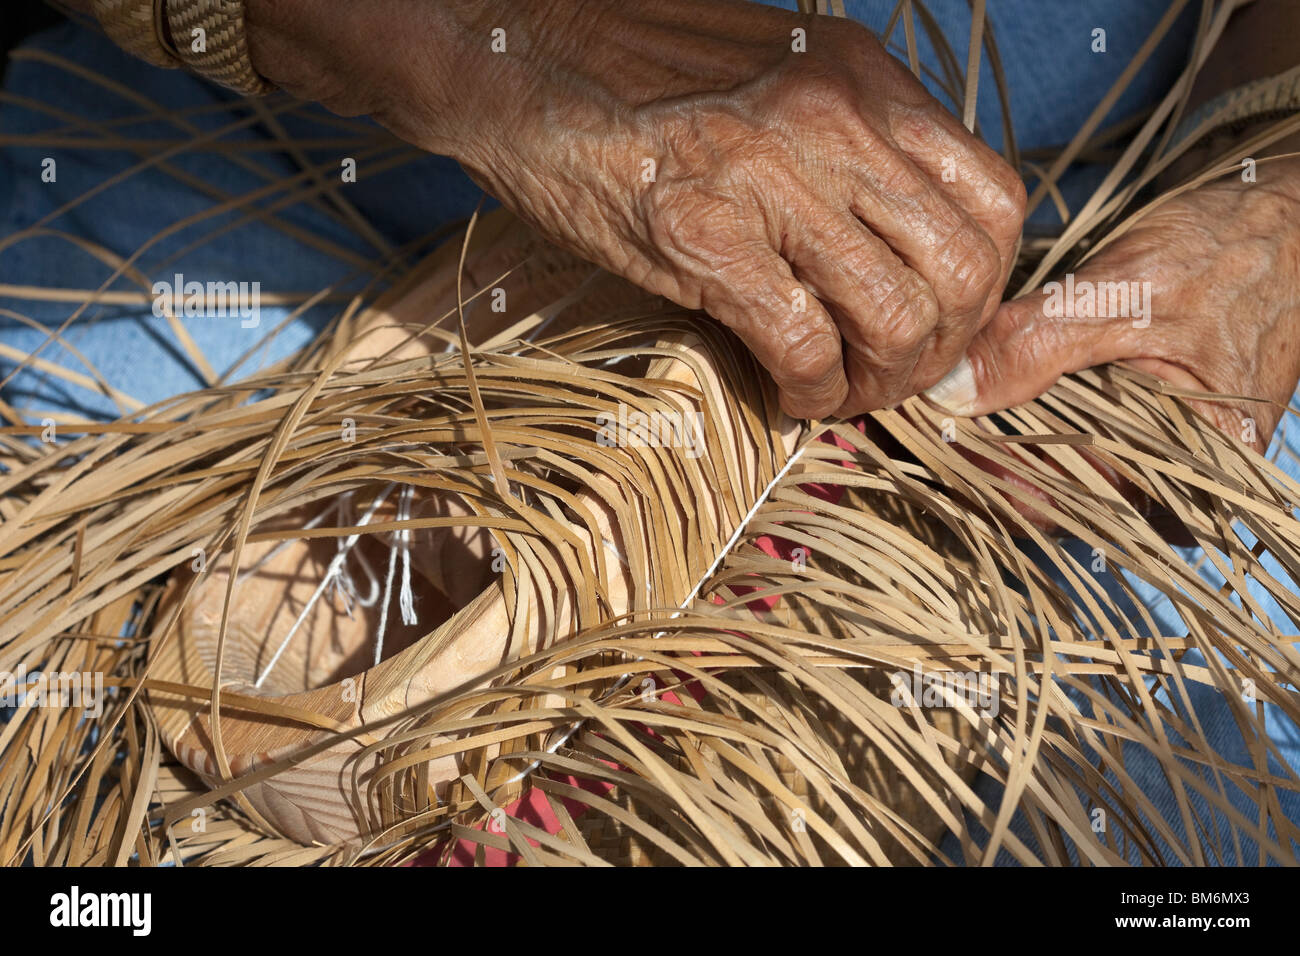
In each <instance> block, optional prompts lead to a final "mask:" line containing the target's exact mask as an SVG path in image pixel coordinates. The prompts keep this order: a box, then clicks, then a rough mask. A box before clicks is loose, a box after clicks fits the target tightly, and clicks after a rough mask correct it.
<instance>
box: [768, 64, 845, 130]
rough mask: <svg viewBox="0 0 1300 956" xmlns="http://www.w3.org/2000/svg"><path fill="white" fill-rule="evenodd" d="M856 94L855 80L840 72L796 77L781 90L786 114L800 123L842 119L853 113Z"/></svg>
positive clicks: (808, 73)
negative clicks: (827, 118)
mask: <svg viewBox="0 0 1300 956" xmlns="http://www.w3.org/2000/svg"><path fill="white" fill-rule="evenodd" d="M857 93H858V91H857V88H856V85H855V84H854V82H853V78H852V77H851V76H850V75H848V74H847V73H846V72H844V71H842V70H838V69H822V70H817V71H815V72H812V71H809V72H803V73H799V74H795V75H792V76H790V77H789V78H788V79H787V80H786V82H784V83H783V84H782V85H781V86H780V87H779V95H780V97H781V99H782V101H783V105H784V107H785V110H786V111H787V112H788V113H790V114H791V115H792V116H793V117H794V118H796V119H797V120H800V121H806V120H807V119H808V118H810V117H821V118H825V117H828V116H830V117H834V116H842V115H843V114H844V113H846V112H848V111H851V110H853V104H854V102H855V101H856V99H857ZM854 112H856V111H854Z"/></svg>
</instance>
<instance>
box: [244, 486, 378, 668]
mask: <svg viewBox="0 0 1300 956" xmlns="http://www.w3.org/2000/svg"><path fill="white" fill-rule="evenodd" d="M394 484H395V483H390V484H389V485H388V486H387V487H386V488H384V490H383V492H382V493H380V495H379V497H377V498H376V499H375V500H374V501H373V502H372V503H371V505H370V508H369V509H368V510H367V511H366V513H365V515H363V516H362V518H361V520H360V521H358V522H357V524H358V525H364V524H367V523H369V521H370V519H371V517H373V516H374V513H375V512H376V511H378V510H379V506H380V505H382V504H383V503H384V501H385V500H386V499H387V498H388V494H389V492H391V491H392V490H393V487H394ZM360 538H361V532H360V531H358V532H356V533H355V534H353V535H350V536H349V537H348V539H347V542H346V543H345V544H343V545H341V546H340V547H339V550H338V553H337V554H335V555H334V560H332V561H331V562H330V566H329V568H328V569H327V570H326V571H325V577H324V578H322V579H321V582H320V584H318V585H317V586H316V591H315V593H313V594H312V596H311V599H310V600H309V601H308V602H307V605H306V607H304V608H303V609H302V613H301V614H299V615H298V620H296V621H294V622H293V627H291V628H289V633H288V634H286V635H285V636H284V640H282V641H281V642H280V646H279V647H278V648H276V651H275V656H273V657H272V658H271V662H270V663H269V664H267V665H266V670H264V671H262V674H261V676H260V677H258V678H257V682H256V683H255V684H254V685H253V686H254V687H261V686H262V682H263V681H264V680H266V676H267V675H268V674H270V673H271V671H272V670H273V669H274V668H275V665H276V663H277V662H278V661H279V660H280V656H281V655H282V654H283V653H284V650H285V648H286V647H288V646H289V641H290V640H292V638H293V636H294V634H296V633H297V632H298V628H300V627H302V624H303V622H304V621H305V620H307V615H308V614H309V613H311V609H312V608H313V607H314V606H315V604H316V601H317V600H319V598H320V596H321V595H322V594H324V593H325V589H326V588H327V587H329V584H330V582H331V581H332V580H333V579H334V576H335V575H336V574H338V573H339V570H340V569H341V568H342V567H343V562H344V561H345V560H346V559H347V556H348V552H349V551H351V550H352V547H353V545H355V544H356V543H357V541H359V540H360Z"/></svg>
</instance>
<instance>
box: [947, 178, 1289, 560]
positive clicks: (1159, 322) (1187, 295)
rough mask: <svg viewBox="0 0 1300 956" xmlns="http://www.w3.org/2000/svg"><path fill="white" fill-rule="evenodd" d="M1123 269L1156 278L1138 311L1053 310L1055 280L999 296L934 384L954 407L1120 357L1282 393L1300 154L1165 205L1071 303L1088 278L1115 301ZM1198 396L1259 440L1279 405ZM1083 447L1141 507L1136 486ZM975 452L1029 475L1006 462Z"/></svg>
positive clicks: (1285, 393)
mask: <svg viewBox="0 0 1300 956" xmlns="http://www.w3.org/2000/svg"><path fill="white" fill-rule="evenodd" d="M1114 282H1127V283H1134V282H1137V283H1144V282H1149V283H1150V286H1149V289H1144V288H1143V287H1142V286H1141V285H1139V286H1138V290H1139V292H1140V293H1141V292H1146V291H1149V294H1150V297H1149V301H1146V302H1144V303H1141V304H1140V305H1141V306H1142V308H1139V309H1136V310H1135V309H1134V308H1133V307H1132V306H1133V302H1132V301H1130V308H1129V310H1128V311H1129V312H1130V314H1129V315H1128V316H1121V315H1094V316H1091V317H1090V316H1087V315H1084V314H1081V313H1085V312H1087V311H1088V309H1087V308H1086V307H1085V308H1076V309H1074V310H1073V311H1074V312H1075V316H1074V317H1073V318H1069V317H1055V316H1054V315H1053V314H1051V313H1055V312H1056V311H1057V310H1056V308H1055V306H1056V304H1057V302H1056V301H1054V299H1053V297H1052V295H1051V293H1053V292H1058V290H1056V289H1051V290H1046V289H1044V290H1039V291H1038V292H1035V293H1033V294H1031V295H1028V296H1024V297H1022V298H1019V299H1015V300H1013V301H1011V302H1007V303H1004V304H1003V305H1002V306H1001V308H1000V309H999V310H998V312H997V314H996V316H995V317H994V319H993V321H992V322H990V323H989V324H988V326H987V327H986V328H985V329H984V330H983V331H982V332H981V333H980V334H979V335H978V336H977V337H976V339H975V341H974V342H973V343H972V344H971V348H970V351H969V354H968V359H967V360H966V361H964V362H962V363H961V364H960V365H959V366H958V368H957V369H956V370H954V372H953V375H952V376H951V377H950V378H949V379H947V380H945V381H944V382H942V383H940V385H939V386H937V387H936V388H934V389H932V390H931V392H930V396H931V397H932V398H934V399H935V400H936V401H938V402H939V403H940V404H941V405H944V406H945V407H947V408H949V409H950V410H952V411H954V412H956V413H958V414H964V415H974V414H987V413H989V412H994V411H1000V410H1002V409H1004V408H1009V407H1011V406H1013V405H1017V404H1019V403H1021V402H1025V401H1028V400H1029V399H1031V398H1034V397H1035V396H1037V395H1039V394H1041V393H1042V392H1044V391H1046V390H1047V389H1048V388H1050V387H1051V385H1052V384H1053V383H1054V382H1055V381H1056V379H1057V378H1058V377H1060V376H1061V375H1063V374H1065V373H1067V372H1073V371H1077V370H1079V369H1083V368H1089V367H1091V366H1094V365H1101V364H1104V363H1107V362H1115V361H1125V362H1126V363H1127V364H1129V365H1131V366H1133V367H1135V368H1137V369H1139V370H1141V371H1145V372H1148V373H1150V374H1152V375H1155V376H1158V377H1160V378H1163V379H1165V380H1166V381H1168V382H1170V383H1172V384H1174V385H1177V386H1179V387H1182V388H1187V389H1193V390H1197V391H1209V392H1218V393H1224V394H1230V395H1240V396H1248V397H1251V398H1260V399H1266V400H1268V401H1271V402H1278V403H1280V404H1282V405H1285V404H1286V403H1287V402H1289V401H1290V399H1291V396H1292V395H1293V394H1294V392H1295V389H1296V384H1297V381H1298V380H1300V161H1297V160H1274V161H1270V162H1268V163H1261V164H1260V165H1259V167H1258V182H1256V183H1243V182H1241V181H1240V179H1238V178H1236V177H1235V176H1234V177H1229V178H1226V179H1222V180H1218V181H1215V182H1212V183H1209V184H1206V185H1203V186H1200V187H1198V188H1196V189H1194V190H1191V191H1189V192H1186V193H1183V194H1182V195H1180V196H1177V197H1175V198H1173V199H1171V200H1169V201H1167V202H1165V203H1164V204H1162V205H1160V206H1158V207H1156V208H1155V209H1153V210H1152V211H1151V212H1150V213H1149V214H1147V215H1146V216H1145V217H1143V218H1142V219H1140V220H1139V221H1138V223H1137V224H1136V225H1135V226H1134V227H1133V228H1132V229H1131V230H1130V231H1129V232H1127V233H1126V234H1124V235H1123V236H1121V237H1119V238H1118V239H1116V240H1115V241H1114V242H1112V243H1111V244H1110V245H1108V246H1106V247H1104V248H1102V249H1101V250H1100V251H1099V252H1098V253H1097V254H1096V255H1095V256H1093V258H1091V259H1090V260H1088V261H1087V262H1086V263H1085V264H1084V265H1083V266H1082V267H1080V268H1079V269H1078V270H1077V271H1076V272H1075V274H1074V280H1073V287H1074V290H1075V301H1076V306H1079V305H1082V306H1086V301H1083V300H1081V299H1080V298H1079V296H1080V295H1081V294H1082V295H1086V293H1087V290H1092V291H1093V293H1094V294H1096V292H1097V290H1107V292H1106V303H1107V309H1105V310H1100V311H1111V310H1110V309H1109V306H1110V295H1109V291H1108V290H1109V288H1113V287H1108V286H1106V285H1104V283H1114ZM1062 286H1064V283H1062ZM1129 288H1130V293H1131V292H1132V291H1133V287H1132V285H1130V287H1129ZM1059 294H1060V295H1061V296H1063V295H1064V288H1063V287H1062V288H1061V289H1060V290H1059ZM1099 300H1100V297H1099V296H1098V297H1097V301H1099ZM1048 306H1051V307H1050V308H1049V307H1048ZM1092 311H1093V312H1097V311H1099V310H1097V309H1093V310H1092ZM1114 311H1119V310H1114ZM1135 311H1142V312H1145V314H1144V315H1141V316H1135V315H1134V314H1133V313H1134V312H1135ZM1191 404H1192V405H1193V406H1195V407H1196V408H1197V410H1198V411H1200V412H1201V413H1202V414H1203V415H1205V416H1206V417H1207V418H1208V419H1209V420H1210V421H1212V422H1214V423H1215V424H1216V425H1218V426H1219V427H1220V428H1221V429H1222V430H1223V431H1224V432H1225V433H1226V434H1228V435H1229V436H1231V437H1233V438H1234V439H1236V440H1238V441H1241V442H1243V443H1244V444H1248V445H1250V446H1252V447H1253V448H1255V450H1257V451H1261V452H1262V451H1264V450H1265V449H1266V448H1267V446H1268V443H1269V439H1270V436H1271V435H1272V433H1273V430H1274V428H1275V427H1276V425H1277V423H1278V420H1279V418H1280V417H1281V415H1282V414H1283V413H1282V410H1281V409H1280V408H1278V407H1277V406H1274V405H1272V404H1268V403H1267V402H1252V401H1215V402H1204V401H1195V400H1193V401H1192V402H1191ZM1084 455H1085V457H1087V458H1089V459H1090V460H1092V461H1093V463H1094V465H1095V466H1096V467H1097V468H1098V470H1100V471H1101V472H1102V473H1103V474H1104V475H1106V476H1107V478H1108V480H1109V481H1111V483H1112V484H1115V485H1116V486H1117V487H1118V488H1119V490H1120V491H1121V492H1122V493H1123V494H1124V495H1125V497H1127V498H1129V499H1130V501H1132V502H1133V503H1134V504H1135V506H1138V507H1139V508H1145V507H1146V503H1145V502H1144V500H1142V496H1141V495H1140V494H1139V493H1138V492H1137V491H1136V489H1134V488H1132V487H1129V486H1127V485H1126V484H1125V483H1124V482H1121V481H1120V480H1119V479H1118V478H1117V477H1116V475H1115V474H1114V472H1113V471H1112V469H1110V468H1108V467H1107V466H1106V465H1104V464H1103V463H1102V462H1100V461H1098V460H1096V459H1093V458H1092V456H1090V455H1088V454H1087V453H1086V452H1085V453H1084ZM979 463H980V464H981V465H982V466H983V467H984V468H986V469H987V470H989V471H990V472H993V473H995V474H998V475H1000V476H1001V477H1003V478H1004V479H1006V480H1008V481H1010V482H1012V483H1015V484H1018V485H1019V486H1020V487H1022V488H1023V487H1026V486H1025V482H1024V481H1023V480H1022V479H1020V478H1019V477H1018V476H1017V475H1015V474H1014V473H1013V472H1012V471H1011V470H1009V469H1007V468H1005V467H1003V466H1000V465H996V464H994V463H993V462H991V461H988V460H987V459H982V458H981V459H979ZM1027 490H1029V491H1031V493H1033V494H1035V495H1037V496H1038V497H1040V498H1045V497H1046V496H1045V495H1044V494H1043V493H1042V492H1041V491H1038V490H1035V489H1027ZM1013 504H1014V506H1015V507H1016V509H1017V510H1018V511H1019V512H1020V513H1021V514H1022V515H1023V516H1024V517H1026V518H1027V519H1028V520H1030V521H1031V522H1033V523H1034V524H1035V525H1037V526H1038V527H1040V528H1042V529H1044V530H1048V531H1051V530H1055V529H1054V528H1052V526H1051V525H1050V522H1048V521H1047V520H1046V518H1045V517H1044V515H1043V513H1042V512H1041V511H1039V510H1038V509H1036V508H1031V507H1029V506H1027V505H1022V504H1020V503H1019V502H1013ZM1153 520H1154V521H1156V523H1157V525H1158V526H1159V527H1160V528H1161V530H1162V531H1163V532H1164V533H1165V535H1166V536H1167V537H1168V538H1170V540H1172V541H1174V542H1175V543H1183V544H1190V543H1192V542H1191V540H1190V539H1189V538H1188V537H1187V535H1186V532H1185V529H1182V528H1181V526H1180V525H1179V524H1178V523H1177V522H1176V521H1172V519H1170V520H1169V521H1164V520H1163V519H1158V516H1153Z"/></svg>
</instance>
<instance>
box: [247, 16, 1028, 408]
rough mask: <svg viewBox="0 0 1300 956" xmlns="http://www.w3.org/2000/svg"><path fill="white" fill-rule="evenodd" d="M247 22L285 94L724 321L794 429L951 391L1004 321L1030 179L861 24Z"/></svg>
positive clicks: (547, 19)
mask: <svg viewBox="0 0 1300 956" xmlns="http://www.w3.org/2000/svg"><path fill="white" fill-rule="evenodd" d="M248 11H249V12H248V18H249V42H250V49H251V52H252V56H253V61H254V64H255V65H256V66H257V68H258V69H259V71H261V72H263V73H264V75H265V76H267V77H268V78H269V79H271V80H272V81H274V82H276V83H278V84H279V85H281V86H283V87H285V88H286V89H288V90H289V91H291V92H293V93H296V94H298V95H301V96H304V97H308V98H312V99H317V100H320V101H322V102H323V103H324V104H325V105H326V106H328V107H330V108H331V109H334V110H336V111H339V112H344V113H357V112H368V113H372V114H374V116H375V117H376V118H377V119H378V120H379V121H380V122H382V123H384V124H385V125H386V126H388V127H389V128H390V129H392V130H394V131H395V132H397V133H398V134H399V135H401V136H402V137H404V138H405V139H407V140H409V141H410V142H412V143H415V144H416V145H418V146H421V147H423V148H425V149H428V150H431V151H434V152H438V153H443V154H446V155H450V156H453V157H455V158H456V159H457V160H459V161H460V162H461V163H462V164H463V165H464V166H465V167H466V169H467V170H468V171H469V172H470V174H471V175H472V176H473V177H474V178H475V180H476V181H478V182H479V183H480V184H481V185H483V186H484V187H485V188H486V189H487V190H488V191H489V192H490V193H491V194H493V195H494V196H496V197H498V198H499V199H500V200H501V201H502V202H503V203H504V204H505V205H506V206H507V207H509V208H510V209H511V210H513V211H514V212H515V213H517V214H518V215H519V216H520V217H521V218H523V219H524V220H526V221H527V222H528V223H530V224H531V225H533V226H534V227H535V228H537V229H538V230H539V231H540V232H541V233H542V234H543V235H545V236H546V237H547V238H549V239H550V240H552V241H553V242H555V243H557V244H559V245H561V246H563V247H565V248H567V249H569V250H571V251H574V252H577V253H578V254H580V255H582V256H583V257H585V258H587V259H589V260H590V261H592V262H595V263H597V264H598V265H600V266H602V267H604V268H606V269H609V270H610V271H613V272H615V273H618V274H619V275H622V276H624V277H625V278H627V279H630V280H631V281H633V282H635V283H637V284H638V285H640V286H642V287H643V288H645V289H647V290H648V291H650V292H653V293H656V294H659V295H662V296H665V297H667V298H668V299H671V300H672V301H674V302H676V303H678V304H679V305H682V306H685V307H687V308H692V309H694V308H702V309H704V310H706V311H708V312H709V313H710V314H711V315H712V316H714V317H715V318H717V319H719V320H720V321H722V322H724V323H725V324H726V325H728V326H729V327H730V328H732V329H734V330H735V331H736V332H737V334H738V335H739V336H740V337H741V339H742V340H743V341H744V342H745V343H746V345H748V346H749V348H751V349H752V350H753V352H754V353H755V355H756V356H757V357H758V359H759V360H760V361H761V362H762V363H763V365H764V366H765V367H766V368H767V369H768V370H769V371H770V372H771V373H772V376H773V378H774V379H775V380H776V383H777V384H778V386H779V387H780V390H781V396H782V404H783V407H784V408H785V410H786V411H787V412H788V413H790V414H791V415H794V416H796V417H821V416H826V415H829V414H832V413H835V414H838V415H850V414H854V413H858V412H862V411H866V410H869V409H872V408H879V407H883V406H888V405H892V404H895V403H897V402H899V401H901V400H902V399H904V398H906V397H907V396H909V395H912V394H915V393H916V392H918V391H921V390H922V389H924V388H926V387H927V386H930V385H932V384H934V383H935V382H937V381H938V380H939V379H941V378H942V377H943V376H944V374H945V373H946V372H948V371H949V369H951V368H952V367H953V366H954V365H955V364H956V363H957V361H958V359H959V358H960V357H961V356H962V354H963V353H964V352H965V351H966V348H967V346H968V345H969V344H970V342H971V339H972V337H973V336H974V335H975V334H976V333H977V332H978V331H979V329H980V328H981V327H982V326H983V325H984V324H985V323H986V322H987V321H988V320H989V318H990V317H991V316H992V314H993V312H994V310H995V309H996V307H997V304H998V302H999V300H1000V297H1001V292H1002V288H1003V286H1004V284H1005V282H1006V279H1007V276H1008V275H1009V272H1010V268H1011V265H1012V260H1013V257H1014V250H1015V245H1016V242H1017V240H1018V237H1019V235H1020V228H1021V222H1022V218H1023V213H1024V202H1025V195H1024V187H1023V185H1022V183H1021V181H1020V179H1019V177H1018V176H1017V175H1016V173H1015V172H1014V171H1013V170H1012V169H1011V168H1010V167H1009V166H1008V165H1007V164H1006V163H1004V162H1003V161H1002V159H1001V158H1000V157H998V156H997V155H996V154H995V153H994V152H993V151H992V150H990V149H989V148H988V147H987V146H985V145H983V144H982V143H980V142H979V141H978V140H977V139H976V138H975V137H973V136H972V135H971V134H970V133H968V132H967V131H966V129H965V128H964V127H962V125H961V124H960V123H959V122H958V121H957V120H956V119H955V118H954V117H953V116H952V115H950V114H949V113H948V112H947V111H946V110H944V109H943V107H942V106H941V105H940V104H939V103H938V102H937V101H936V100H935V99H934V98H933V97H931V96H930V95H929V94H928V93H927V92H926V91H925V90H924V89H923V88H922V86H921V85H920V84H919V83H918V82H917V81H916V80H915V78H914V77H913V76H912V75H911V74H910V73H909V72H908V71H907V69H906V68H905V67H904V66H903V65H902V64H901V63H899V62H898V61H897V60H896V59H894V58H893V57H892V56H890V55H888V54H887V53H886V52H885V50H884V49H883V48H882V47H881V46H880V44H879V43H878V42H877V41H876V40H875V39H874V38H873V37H872V36H871V34H870V33H869V32H868V31H867V30H866V29H864V28H863V27H861V26H859V25H858V24H855V23H852V22H850V21H846V20H842V19H836V18H828V17H815V16H814V17H809V16H801V15H797V14H792V13H787V12H784V11H781V10H775V9H772V8H769V7H764V6H762V5H759V4H754V3H742V2H735V0H710V2H708V3H699V2H697V0H656V2H654V3H640V2H632V0H626V2H624V0H607V2H599V3H597V2H584V0H475V2H451V0H448V2H442V3H431V4H405V3H394V2H393V0H359V2H354V3H351V4H348V5H346V10H344V9H342V8H341V7H335V6H333V5H330V6H329V7H328V9H327V8H326V5H325V4H324V3H323V2H322V0H252V2H250V3H249V6H248ZM327 21H328V23H329V26H328V27H327V26H325V25H324V24H325V23H326V22H327Z"/></svg>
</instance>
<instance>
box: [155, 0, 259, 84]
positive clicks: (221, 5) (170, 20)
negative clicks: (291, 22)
mask: <svg viewBox="0 0 1300 956" xmlns="http://www.w3.org/2000/svg"><path fill="white" fill-rule="evenodd" d="M165 6H166V8H167V25H168V27H169V28H170V32H171V41H172V44H173V45H174V48H175V54H176V57H177V58H178V59H179V60H180V61H181V62H182V63H183V64H185V66H187V67H189V68H190V69H191V70H193V71H194V72H195V73H197V74H199V75H200V76H203V77H206V78H207V79H209V80H212V81H213V82H214V83H219V84H221V85H222V86H224V87H226V88H227V89H231V90H234V91H235V92H237V93H243V94H244V95H245V96H261V95H262V94H264V93H269V92H271V91H272V90H274V89H275V85H274V84H272V83H270V82H268V81H267V80H265V79H264V78H263V77H261V76H259V75H258V72H257V71H256V70H255V69H253V61H252V60H251V59H250V58H249V55H248V34H247V31H246V29H245V24H244V3H243V0H165Z"/></svg>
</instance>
